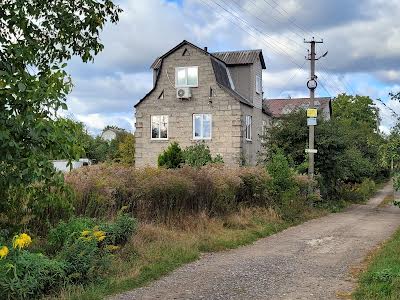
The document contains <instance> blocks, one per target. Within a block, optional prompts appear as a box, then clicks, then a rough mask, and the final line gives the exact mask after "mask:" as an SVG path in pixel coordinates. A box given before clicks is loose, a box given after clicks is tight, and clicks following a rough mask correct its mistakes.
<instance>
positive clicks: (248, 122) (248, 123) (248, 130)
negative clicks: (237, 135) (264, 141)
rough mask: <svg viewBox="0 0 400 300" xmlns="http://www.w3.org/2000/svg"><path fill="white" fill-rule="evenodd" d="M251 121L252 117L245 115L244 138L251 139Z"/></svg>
mask: <svg viewBox="0 0 400 300" xmlns="http://www.w3.org/2000/svg"><path fill="white" fill-rule="evenodd" d="M251 123H252V117H251V116H246V140H248V141H251Z"/></svg>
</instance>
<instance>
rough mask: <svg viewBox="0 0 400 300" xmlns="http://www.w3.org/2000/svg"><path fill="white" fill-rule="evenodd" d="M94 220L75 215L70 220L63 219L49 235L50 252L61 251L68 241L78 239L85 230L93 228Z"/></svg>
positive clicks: (48, 245)
mask: <svg viewBox="0 0 400 300" xmlns="http://www.w3.org/2000/svg"><path fill="white" fill-rule="evenodd" d="M94 224H95V223H94V220H93V219H90V218H77V217H74V218H72V219H70V220H69V221H68V222H64V221H61V222H60V223H59V224H58V225H57V226H56V227H54V228H52V229H51V230H50V232H49V235H48V236H47V250H48V251H49V252H50V253H56V252H57V251H60V250H61V249H62V248H63V247H64V245H65V244H66V243H67V242H70V241H71V240H75V239H76V235H78V236H79V235H80V234H81V232H82V231H83V230H86V229H87V228H92V227H93V226H94Z"/></svg>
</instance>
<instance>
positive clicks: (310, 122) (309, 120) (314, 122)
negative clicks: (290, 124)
mask: <svg viewBox="0 0 400 300" xmlns="http://www.w3.org/2000/svg"><path fill="white" fill-rule="evenodd" d="M316 125H317V118H307V126H316Z"/></svg>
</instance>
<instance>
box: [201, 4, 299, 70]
mask: <svg viewBox="0 0 400 300" xmlns="http://www.w3.org/2000/svg"><path fill="white" fill-rule="evenodd" d="M200 1H202V2H203V3H206V2H204V1H203V0H200ZM212 2H213V3H214V4H216V5H217V6H218V7H220V8H221V9H222V10H224V11H225V12H227V13H228V14H229V15H231V16H233V17H234V18H235V19H237V20H239V21H240V22H242V23H244V24H245V26H247V27H248V28H250V29H251V30H255V31H257V32H258V33H260V34H261V36H262V37H263V40H264V41H265V43H264V44H265V45H266V46H267V47H269V48H270V47H271V46H275V47H277V48H278V49H279V50H280V51H281V52H282V53H284V54H285V55H287V56H288V57H289V59H290V60H291V61H292V62H293V63H294V64H295V65H297V66H300V64H299V63H297V62H296V60H295V59H294V58H293V57H292V56H291V55H290V54H289V53H288V52H287V51H286V50H285V49H284V47H286V46H285V45H284V44H282V43H281V42H279V41H274V39H273V38H271V37H270V36H269V35H268V34H266V33H264V32H262V31H261V30H259V29H258V28H256V27H254V26H252V25H251V24H249V23H248V22H247V21H246V20H244V19H242V18H241V17H240V16H237V15H235V14H234V13H232V12H231V11H230V10H229V9H226V8H225V7H223V6H222V5H220V4H219V3H217V2H215V1H212ZM207 5H208V4H207ZM208 6H209V7H211V6H210V5H208ZM211 8H212V7H211ZM219 15H220V16H222V17H224V18H225V16H224V15H222V14H219ZM229 20H230V21H232V19H229ZM233 23H234V24H236V23H235V22H233ZM241 28H242V27H241ZM242 30H245V29H244V28H242ZM245 32H247V33H249V34H250V35H252V34H251V33H250V32H249V31H247V30H245ZM252 36H253V37H255V36H254V35H252ZM265 36H267V37H270V39H271V40H272V41H274V43H273V42H271V41H268V40H267V39H266V38H265ZM255 38H256V39H258V38H257V37H255ZM277 44H278V45H277ZM279 44H281V45H283V47H282V46H279ZM270 49H271V50H273V51H275V52H277V51H276V50H275V49H274V48H270ZM278 54H279V52H278Z"/></svg>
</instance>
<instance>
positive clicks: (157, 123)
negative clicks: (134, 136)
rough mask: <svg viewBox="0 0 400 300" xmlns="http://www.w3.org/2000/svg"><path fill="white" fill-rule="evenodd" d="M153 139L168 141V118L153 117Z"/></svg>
mask: <svg viewBox="0 0 400 300" xmlns="http://www.w3.org/2000/svg"><path fill="white" fill-rule="evenodd" d="M151 139H152V140H166V139H168V116H151Z"/></svg>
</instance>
